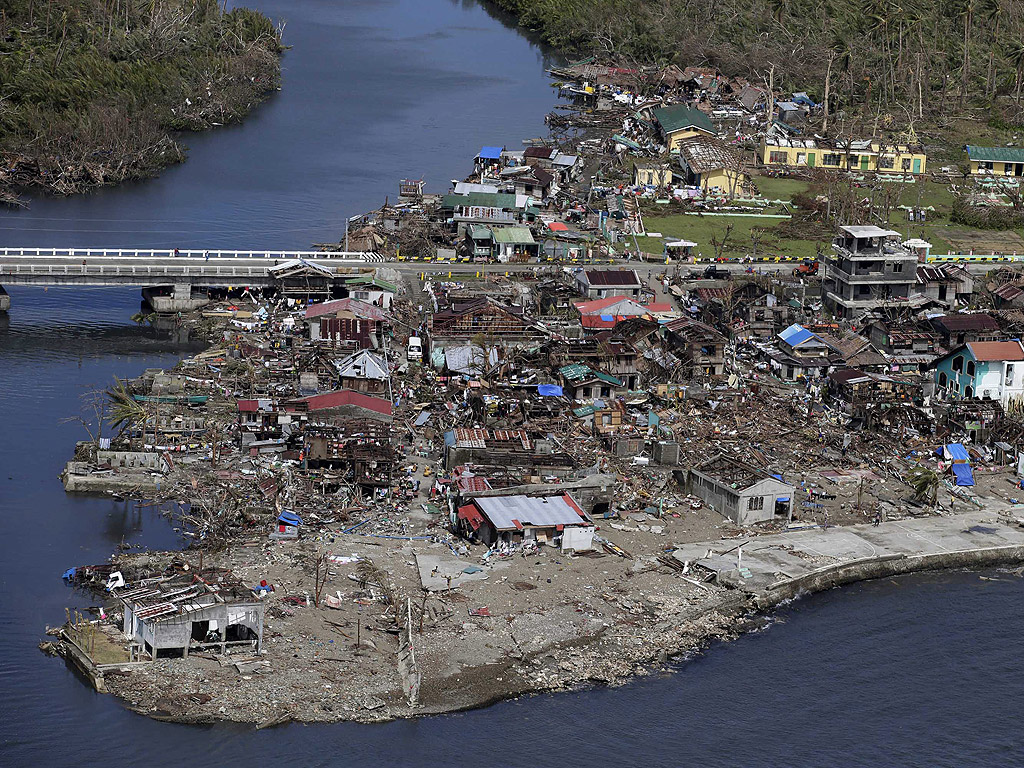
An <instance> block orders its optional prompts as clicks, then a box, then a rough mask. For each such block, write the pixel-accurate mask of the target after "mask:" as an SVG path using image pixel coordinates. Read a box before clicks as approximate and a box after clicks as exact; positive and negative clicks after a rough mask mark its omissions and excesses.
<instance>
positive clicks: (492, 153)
mask: <svg viewBox="0 0 1024 768" xmlns="http://www.w3.org/2000/svg"><path fill="white" fill-rule="evenodd" d="M504 149H505V148H504V147H481V148H480V154H479V155H477V157H479V158H481V159H482V160H500V159H501V153H502V151H503V150H504Z"/></svg>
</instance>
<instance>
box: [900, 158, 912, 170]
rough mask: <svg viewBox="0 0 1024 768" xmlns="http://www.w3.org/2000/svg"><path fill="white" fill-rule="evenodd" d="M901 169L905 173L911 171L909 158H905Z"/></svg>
mask: <svg viewBox="0 0 1024 768" xmlns="http://www.w3.org/2000/svg"><path fill="white" fill-rule="evenodd" d="M900 167H901V168H902V169H903V170H904V171H909V170H910V158H909V157H904V158H903V162H902V163H901V164H900Z"/></svg>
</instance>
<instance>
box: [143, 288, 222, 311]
mask: <svg viewBox="0 0 1024 768" xmlns="http://www.w3.org/2000/svg"><path fill="white" fill-rule="evenodd" d="M157 290H158V289H153V288H143V289H142V297H143V298H144V299H145V300H146V301H147V302H148V303H149V306H151V307H152V308H153V311H155V312H157V313H158V314H173V313H175V312H191V311H192V310H193V309H199V308H200V307H205V306H206V305H207V304H209V303H210V297H209V296H208V295H207V294H205V293H200V294H199V295H197V296H193V295H192V286H191V285H187V284H179V285H175V286H174V287H173V289H172V290H171V294H170V295H169V296H168V295H167V294H166V293H165V291H166V289H164V290H160V291H159V292H157Z"/></svg>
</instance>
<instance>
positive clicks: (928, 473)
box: [907, 467, 940, 508]
mask: <svg viewBox="0 0 1024 768" xmlns="http://www.w3.org/2000/svg"><path fill="white" fill-rule="evenodd" d="M907 482H908V483H909V484H910V487H911V488H913V489H914V498H915V499H917V500H918V501H927V502H928V503H929V504H931V506H932V507H933V508H934V507H935V506H936V505H937V504H938V503H939V483H940V479H939V474H938V473H937V472H936V471H935V470H934V469H928V468H927V467H914V468H913V469H912V470H910V474H909V475H908V476H907Z"/></svg>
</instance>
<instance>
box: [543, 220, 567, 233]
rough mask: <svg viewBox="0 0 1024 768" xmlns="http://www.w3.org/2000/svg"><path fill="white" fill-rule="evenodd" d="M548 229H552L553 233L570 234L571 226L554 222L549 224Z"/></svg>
mask: <svg viewBox="0 0 1024 768" xmlns="http://www.w3.org/2000/svg"><path fill="white" fill-rule="evenodd" d="M548 229H550V230H551V231H552V232H568V231H569V225H568V224H563V223H562V222H561V221H552V222H551V223H550V224H548Z"/></svg>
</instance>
